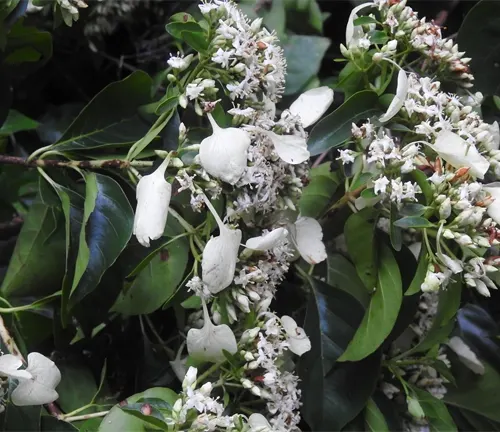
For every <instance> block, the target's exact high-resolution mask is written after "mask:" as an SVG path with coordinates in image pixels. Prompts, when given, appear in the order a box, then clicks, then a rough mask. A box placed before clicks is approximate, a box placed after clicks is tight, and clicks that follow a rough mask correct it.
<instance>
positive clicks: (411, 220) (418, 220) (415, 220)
mask: <svg viewBox="0 0 500 432" xmlns="http://www.w3.org/2000/svg"><path fill="white" fill-rule="evenodd" d="M394 225H396V226H398V227H400V228H433V227H434V224H433V223H432V222H429V221H428V220H427V219H425V218H423V217H419V216H406V217H404V218H401V219H398V220H397V221H395V222H394Z"/></svg>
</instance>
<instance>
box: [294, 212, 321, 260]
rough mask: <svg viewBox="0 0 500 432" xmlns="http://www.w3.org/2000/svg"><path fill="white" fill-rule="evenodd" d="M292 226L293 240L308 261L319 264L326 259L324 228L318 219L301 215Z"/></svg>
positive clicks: (301, 254)
mask: <svg viewBox="0 0 500 432" xmlns="http://www.w3.org/2000/svg"><path fill="white" fill-rule="evenodd" d="M291 228H292V242H293V243H294V245H295V247H296V248H297V250H298V252H299V253H300V256H301V257H302V258H303V259H304V260H305V261H306V262H307V263H309V264H318V263H320V262H321V261H324V260H325V259H326V248H325V244H324V243H323V230H322V228H321V225H320V224H319V222H318V221H317V220H316V219H313V218H310V217H305V216H299V218H298V219H297V221H296V222H295V225H292V227H291Z"/></svg>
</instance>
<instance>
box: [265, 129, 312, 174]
mask: <svg viewBox="0 0 500 432" xmlns="http://www.w3.org/2000/svg"><path fill="white" fill-rule="evenodd" d="M260 131H261V132H262V133H264V134H265V135H267V137H268V138H269V139H270V140H271V141H272V142H273V145H274V149H275V150H276V153H278V156H279V157H280V158H281V159H282V160H284V161H285V162H286V163H289V164H291V165H297V164H300V163H302V162H305V161H306V160H307V159H309V157H310V156H311V154H310V153H309V150H307V143H306V139H305V138H303V137H301V136H298V135H278V134H275V133H274V132H272V131H267V130H264V129H261V130H260Z"/></svg>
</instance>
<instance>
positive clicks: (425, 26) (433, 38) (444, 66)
mask: <svg viewBox="0 0 500 432" xmlns="http://www.w3.org/2000/svg"><path fill="white" fill-rule="evenodd" d="M368 8H376V9H377V10H378V15H379V16H375V15H374V14H370V15H369V16H370V17H372V18H374V19H377V20H378V22H379V23H381V25H380V24H375V23H373V24H368V25H365V26H354V24H353V22H354V20H355V19H356V18H357V15H356V14H357V13H358V12H360V11H361V10H363V9H368ZM376 29H377V30H378V29H382V31H383V32H384V33H385V35H386V37H387V41H386V42H385V43H380V41H373V40H371V36H372V34H373V31H374V30H376ZM365 30H366V31H365ZM346 43H347V48H346V47H345V46H343V45H341V50H342V53H343V55H344V56H345V57H347V58H351V57H352V56H358V57H359V56H362V55H363V54H364V53H366V52H367V51H368V50H369V49H370V48H371V47H372V46H373V45H374V44H375V43H377V45H378V47H377V49H378V50H379V51H378V52H377V53H376V54H375V57H374V58H378V59H381V58H384V57H385V58H388V57H389V58H390V57H393V56H394V55H395V54H396V53H397V52H398V51H399V52H405V51H407V50H409V49H410V50H412V51H416V52H419V53H420V54H421V55H423V57H424V59H423V61H422V62H421V64H420V66H416V67H417V69H420V70H422V72H423V71H424V69H425V73H426V74H429V75H432V76H437V77H439V79H441V80H443V81H448V80H453V81H454V82H456V83H457V84H459V85H460V86H461V87H463V88H470V87H472V85H473V84H472V81H473V80H474V77H473V75H472V74H471V73H470V70H469V66H468V63H469V62H470V60H471V59H470V58H465V57H464V55H465V53H464V52H460V51H459V50H458V45H456V44H454V43H453V40H451V39H447V38H443V37H442V35H441V28H440V27H439V26H438V25H436V24H435V23H434V22H432V21H431V22H429V21H427V20H426V19H425V18H421V19H419V18H418V14H417V12H415V11H414V10H413V9H412V8H411V7H409V6H406V0H401V1H399V0H374V1H373V2H369V3H363V4H361V5H359V6H357V7H356V8H354V9H353V11H352V13H351V16H350V18H349V23H348V28H347V31H346Z"/></svg>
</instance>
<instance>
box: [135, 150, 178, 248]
mask: <svg viewBox="0 0 500 432" xmlns="http://www.w3.org/2000/svg"><path fill="white" fill-rule="evenodd" d="M168 163H169V158H167V159H165V160H164V161H163V162H162V164H161V165H160V166H159V167H158V168H157V169H156V171H155V172H153V173H152V174H149V175H146V176H144V177H142V178H141V179H140V180H139V183H138V184H137V191H136V196H137V208H136V210H135V218H134V235H135V236H136V237H137V240H138V241H139V243H140V244H141V245H143V246H146V247H149V241H150V240H156V239H158V238H160V237H161V236H162V235H163V231H164V230H165V224H166V223H167V215H168V207H169V205H170V197H171V195H172V186H171V185H170V184H169V183H167V181H166V180H165V170H166V169H167V166H168Z"/></svg>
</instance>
